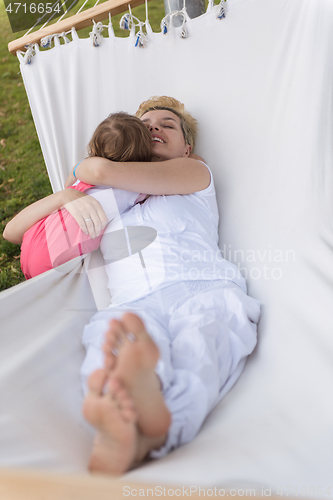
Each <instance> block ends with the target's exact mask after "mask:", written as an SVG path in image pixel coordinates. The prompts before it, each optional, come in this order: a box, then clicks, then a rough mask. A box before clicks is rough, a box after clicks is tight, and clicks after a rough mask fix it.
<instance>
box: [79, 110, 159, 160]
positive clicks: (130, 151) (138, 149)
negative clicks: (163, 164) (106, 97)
mask: <svg viewBox="0 0 333 500" xmlns="http://www.w3.org/2000/svg"><path fill="white" fill-rule="evenodd" d="M88 150H89V156H101V157H102V158H107V159H108V160H112V161H151V160H152V156H153V155H152V139H151V134H150V132H149V130H148V128H147V127H146V125H144V123H142V121H141V120H140V119H139V118H137V117H136V116H132V115H129V114H127V113H123V112H120V113H112V114H111V115H109V116H108V117H107V118H106V119H105V120H103V121H102V123H100V124H99V125H98V127H97V128H96V130H95V132H94V134H93V136H92V138H91V141H90V142H89V145H88Z"/></svg>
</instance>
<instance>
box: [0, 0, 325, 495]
mask: <svg viewBox="0 0 333 500" xmlns="http://www.w3.org/2000/svg"><path fill="white" fill-rule="evenodd" d="M222 5H223V4H222ZM225 8H226V12H225V18H223V16H222V15H221V5H219V6H213V5H211V4H210V5H209V8H208V11H207V13H206V14H204V15H203V16H201V17H199V18H196V19H193V20H188V19H186V18H185V22H184V25H183V26H181V27H179V28H172V26H171V25H170V24H169V25H168V24H166V26H165V27H164V28H165V29H166V31H167V33H166V34H163V32H161V33H152V32H151V30H150V29H149V26H148V25H146V26H144V25H140V26H139V29H137V30H136V32H134V29H133V30H132V34H131V36H129V37H128V38H127V39H118V38H116V37H114V35H113V33H112V30H111V28H110V26H109V28H105V29H104V30H102V27H101V25H98V24H95V26H94V27H93V34H92V36H91V37H90V38H89V39H80V38H79V37H78V36H77V35H76V32H75V31H74V30H73V32H72V35H66V36H67V37H68V43H65V44H60V43H58V38H59V37H57V36H56V37H51V38H52V39H51V38H49V39H48V42H50V44H51V48H50V49H49V50H47V51H40V50H39V49H38V47H37V46H36V47H32V48H30V49H29V51H28V55H22V54H20V55H19V58H20V60H21V72H22V76H23V79H24V82H25V85H26V88H27V93H28V96H29V101H30V104H31V108H32V112H33V116H34V120H35V123H36V128H37V131H38V135H39V138H40V142H41V145H42V150H43V154H44V157H45V162H46V166H47V169H48V172H49V175H50V179H51V183H52V186H53V189H54V190H59V189H61V188H62V186H63V182H64V180H65V178H66V176H67V173H68V172H69V170H70V169H71V168H72V166H73V165H74V164H75V163H76V162H77V161H78V160H79V159H81V158H82V157H84V155H85V145H86V144H87V143H88V140H89V138H90V136H91V133H92V131H93V130H94V128H95V126H96V125H97V124H98V123H99V122H100V121H101V120H102V119H103V118H104V117H105V116H106V115H107V114H108V113H110V112H113V111H118V110H124V111H128V112H130V113H133V112H135V110H136V109H137V107H138V105H139V103H140V102H141V101H143V100H145V99H146V98H148V97H149V96H151V95H171V96H174V97H176V98H177V99H179V100H181V101H182V102H184V103H185V105H186V107H187V108H188V109H189V110H190V112H191V113H192V114H193V116H195V117H196V118H197V119H198V121H199V124H200V130H199V137H198V141H197V147H196V152H197V154H199V155H200V156H202V157H204V158H205V160H206V162H207V163H208V165H209V166H210V167H211V169H212V171H213V173H214V179H215V183H216V189H217V194H218V204H219V209H220V216H221V217H220V219H221V220H220V247H221V249H222V251H223V253H224V256H225V258H227V259H229V260H231V261H233V262H234V263H236V264H238V265H239V267H240V268H241V269H242V273H243V274H244V276H245V277H246V278H247V281H248V288H249V294H250V295H252V296H254V297H255V298H257V299H259V300H260V301H261V302H262V304H263V314H262V319H261V322H260V326H259V344H258V347H257V349H256V351H255V353H254V354H253V355H252V357H251V358H250V359H249V361H248V363H247V365H246V367H245V370H244V373H243V375H242V377H241V378H240V380H239V381H238V383H237V384H236V386H235V387H234V388H233V390H232V391H231V392H230V393H229V394H228V395H227V397H226V398H225V399H224V400H223V401H222V402H221V403H220V405H219V406H218V407H217V408H216V409H215V410H214V411H213V413H212V414H211V415H210V416H209V418H208V419H207V420H206V422H205V424H204V426H203V429H202V430H201V432H200V434H199V435H198V437H197V438H196V439H195V440H194V441H193V442H192V443H190V444H188V445H186V446H184V447H182V448H180V449H177V450H175V451H174V452H172V453H171V454H170V455H168V456H167V457H165V458H164V459H162V460H160V461H156V462H152V463H149V464H147V465H145V466H143V467H140V468H139V469H137V470H135V471H132V472H130V473H128V474H127V477H128V479H131V480H132V479H133V480H136V481H140V482H142V481H146V482H153V483H155V484H165V483H172V484H179V485H195V484H200V485H201V486H205V485H206V486H211V487H213V486H214V487H215V486H216V487H219V486H220V487H230V488H249V487H252V488H254V489H255V491H256V493H257V495H261V494H262V488H264V489H267V488H268V489H270V491H271V492H272V493H274V492H282V493H283V495H286V494H288V493H289V495H291V496H292V495H294V496H296V495H298V496H299V495H304V496H316V495H318V496H320V495H322V496H324V498H326V497H328V496H329V488H330V487H331V490H330V494H332V492H333V490H332V485H330V481H331V464H332V462H333V448H332V442H333V426H332V421H333V405H332V398H331V391H332V381H333V363H332V359H333V335H332V333H333V327H332V325H333V307H332V298H333V291H332V290H333V253H332V248H333V233H332V175H333V169H332V166H333V154H332V153H333V151H332V144H333V141H332V138H333V134H332V132H333V131H332V124H333V120H332V114H333V107H332V102H333V99H332V89H333V81H332V80H333V78H332V77H333V71H332V55H333V4H332V2H331V0H316V1H313V0H293V1H290V0H270V1H267V0H246V1H245V0H229V1H228V2H227V4H226V5H225ZM219 17H221V19H220V18H219ZM126 19H127V22H131V18H130V15H129V17H127V18H126ZM124 22H125V21H124ZM107 31H108V33H107ZM139 32H140V33H141V34H140V36H138V33H139ZM71 36H72V41H71V40H70V38H71ZM53 45H54V46H53ZM97 45H98V46H97ZM140 45H141V46H140ZM26 62H30V64H26ZM91 258H95V257H94V256H89V257H88V258H87V259H85V261H84V265H83V264H82V262H81V260H80V258H78V259H76V260H75V261H71V262H69V263H67V264H65V265H64V266H61V267H60V268H58V269H57V270H52V271H49V272H47V273H45V274H44V275H41V276H40V277H38V278H35V279H33V280H30V281H29V282H26V283H23V284H20V285H18V286H15V287H13V288H12V289H10V290H7V291H5V292H3V293H1V295H0V310H1V324H2V332H1V338H0V342H1V349H0V381H1V387H2V389H1V406H2V408H1V413H0V421H1V426H0V429H1V431H0V465H1V466H5V467H8V466H12V467H34V468H44V469H48V470H56V471H66V472H69V471H81V472H82V471H85V470H86V467H87V462H88V459H89V453H90V448H91V443H92V439H93V432H92V429H90V427H89V426H88V425H87V424H86V423H85V422H84V421H83V419H82V416H81V413H80V404H81V400H82V399H81V398H82V397H81V394H80V382H79V375H78V374H79V368H80V364H81V362H82V359H83V355H84V354H83V351H82V347H81V344H80V336H81V332H82V329H83V325H84V324H85V323H86V322H87V321H88V320H89V318H90V317H91V316H92V315H93V314H94V312H95V311H96V309H98V308H101V307H103V304H104V303H105V302H106V303H107V301H108V300H109V298H108V297H107V296H106V295H105V294H104V293H103V292H101V295H100V297H97V295H96V290H95V288H94V287H93V288H91V286H90V284H89V280H88V278H87V273H86V272H85V271H84V269H83V266H88V267H89V268H90V270H91V271H90V275H94V273H95V271H96V270H98V272H100V270H102V271H103V268H102V266H100V264H98V263H97V264H91V263H90V259H91ZM96 273H97V271H96ZM90 277H91V276H90ZM93 278H94V276H92V277H91V279H93ZM98 288H99V290H101V289H102V287H101V285H99V287H98ZM18 311H19V312H20V314H18ZM244 491H245V489H244ZM266 491H267V490H266ZM321 492H322V493H321Z"/></svg>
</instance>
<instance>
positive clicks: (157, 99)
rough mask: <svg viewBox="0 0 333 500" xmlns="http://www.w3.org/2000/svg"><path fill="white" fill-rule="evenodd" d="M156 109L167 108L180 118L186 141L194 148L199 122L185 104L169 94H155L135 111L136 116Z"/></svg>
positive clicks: (139, 116)
mask: <svg viewBox="0 0 333 500" xmlns="http://www.w3.org/2000/svg"><path fill="white" fill-rule="evenodd" d="M155 109H165V110H167V111H171V112H172V113H174V114H175V115H177V116H178V117H179V118H180V124H181V127H182V131H183V135H184V139H185V143H186V144H189V145H190V146H191V147H192V149H193V148H194V144H195V137H196V134H197V128H198V122H197V120H195V119H194V118H193V116H191V115H190V113H189V112H188V111H186V109H185V106H184V104H183V103H181V102H180V101H177V99H174V98H173V97H168V96H165V95H163V96H154V97H150V98H149V99H148V100H147V101H144V102H143V103H141V104H140V106H139V109H138V110H137V112H136V113H135V116H137V117H138V118H141V117H142V116H143V115H144V114H145V113H147V112H148V111H154V110H155Z"/></svg>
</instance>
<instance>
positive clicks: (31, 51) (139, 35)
mask: <svg viewBox="0 0 333 500" xmlns="http://www.w3.org/2000/svg"><path fill="white" fill-rule="evenodd" d="M98 1H99V0H97V2H96V3H98ZM226 2H227V0H221V1H220V3H219V4H218V5H215V4H214V0H209V1H208V6H207V12H209V11H212V10H215V11H216V18H217V19H224V18H225V17H226ZM169 4H170V1H169ZM145 5H146V20H145V21H144V22H143V21H140V20H139V19H138V18H137V17H135V16H134V15H133V14H132V11H131V6H130V5H128V9H129V12H127V13H126V14H124V15H123V16H122V17H121V19H120V22H119V25H120V28H121V29H123V30H128V31H130V32H131V34H133V35H134V36H135V47H141V48H143V47H146V45H147V43H148V41H149V37H148V35H149V34H150V33H152V32H153V31H152V29H151V26H150V24H149V17H148V0H145ZM169 7H170V5H169ZM177 16H180V17H182V19H183V22H182V25H181V29H180V34H181V38H187V37H188V30H187V23H188V21H189V20H190V17H189V15H188V13H187V10H186V0H184V5H183V8H182V9H181V10H174V11H169V13H168V14H167V15H166V16H164V18H163V19H162V21H161V25H160V26H161V32H162V33H163V35H166V34H167V33H168V32H169V31H170V27H171V26H172V20H173V18H174V17H177ZM104 28H108V34H109V37H112V36H115V35H114V31H113V26H112V20H111V13H109V24H108V25H107V26H105V25H103V24H102V23H101V22H98V23H96V22H95V21H93V28H92V31H91V32H90V33H89V36H90V39H91V41H92V44H93V46H94V47H99V46H100V44H101V43H102V40H103V34H102V32H103V29H104ZM137 28H138V30H137ZM68 34H71V35H72V40H74V39H75V40H77V39H79V36H78V34H77V32H76V30H75V28H72V29H71V30H70V31H67V32H62V33H55V34H52V35H47V36H46V37H44V38H42V39H41V41H40V45H41V47H42V48H44V49H46V48H51V45H52V42H53V44H54V46H59V45H60V38H62V39H63V41H64V42H65V43H70V40H69V39H68V37H67V35H68ZM25 48H26V52H22V51H18V52H17V56H18V58H19V59H20V61H21V62H22V61H23V63H24V64H31V62H32V59H33V57H34V56H35V54H36V50H39V47H38V44H28V45H26V46H25Z"/></svg>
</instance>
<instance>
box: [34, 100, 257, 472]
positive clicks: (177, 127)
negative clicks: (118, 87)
mask: <svg viewBox="0 0 333 500" xmlns="http://www.w3.org/2000/svg"><path fill="white" fill-rule="evenodd" d="M137 116H139V117H140V118H141V120H142V121H143V122H144V123H145V124H146V125H147V127H148V129H149V130H150V132H151V134H152V140H153V153H154V155H155V156H156V157H157V158H158V160H159V161H158V162H157V163H146V162H143V163H136V162H134V163H122V164H121V165H120V164H118V163H116V162H115V163H112V162H109V161H108V160H105V159H102V158H89V159H87V160H84V161H83V162H82V163H80V165H79V166H78V168H77V172H76V175H77V177H78V178H80V180H82V181H84V182H87V183H91V184H96V185H110V186H112V187H115V188H118V189H127V190H129V191H136V192H143V193H148V194H149V195H150V197H149V198H148V199H147V200H146V201H145V202H144V203H142V204H137V205H135V206H134V207H133V208H132V209H131V210H129V211H128V212H127V213H126V214H125V215H124V216H123V217H122V223H123V225H124V227H146V226H148V227H151V228H154V229H155V230H156V233H157V235H158V239H159V245H160V249H161V254H158V252H155V251H154V253H153V255H150V258H151V260H150V261H149V265H150V264H151V265H152V267H153V271H154V272H153V275H154V276H155V275H158V276H159V277H160V276H163V279H159V280H157V282H156V283H155V284H154V286H150V287H149V286H146V287H141V288H140V286H138V283H140V282H141V281H140V273H139V271H140V272H142V269H141V268H140V266H139V264H138V263H139V260H140V259H139V257H138V256H137V255H130V256H128V257H126V258H125V259H123V260H122V261H120V262H119V263H118V265H119V266H120V269H121V272H119V268H118V270H117V269H116V270H115V269H114V268H108V267H107V266H106V270H107V272H108V273H109V283H111V286H115V285H114V284H115V283H116V286H115V292H116V293H117V287H118V288H120V289H121V293H120V296H119V295H118V296H117V295H116V294H114V295H113V300H112V304H111V306H110V307H109V308H108V309H106V310H104V311H100V312H98V313H97V314H95V316H94V317H93V318H92V319H91V321H90V323H89V324H88V325H87V326H86V328H85V330H84V334H83V342H84V344H85V346H86V348H87V357H86V360H85V363H84V366H83V370H82V372H83V375H84V376H85V377H86V378H88V390H87V395H86V398H85V403H84V415H85V417H86V419H87V420H88V421H89V422H90V423H91V424H92V425H93V426H94V427H95V428H96V430H97V435H96V439H95V444H94V448H93V452H92V456H91V462H90V468H91V470H96V471H99V472H106V473H111V474H121V473H123V472H125V471H126V470H128V469H130V468H131V467H133V466H135V465H136V464H138V463H140V462H141V461H142V460H144V459H145V458H146V457H155V458H157V457H161V456H163V455H165V454H166V453H168V452H169V451H170V450H171V449H173V448H175V447H177V446H180V445H182V444H184V443H186V442H188V441H190V440H191V439H193V438H194V436H195V435H196V434H197V432H198V431H199V429H200V427H201V425H202V423H203V421H204V419H205V418H206V416H207V415H208V414H209V412H210V411H211V410H212V409H213V408H214V407H215V406H216V404H217V403H218V402H219V401H220V400H221V398H222V397H223V396H224V395H225V394H226V392H227V391H228V390H230V388H231V387H232V385H233V384H234V383H235V382H236V380H237V379H238V377H239V375H240V373H241V371H242V369H243V367H244V364H245V359H246V357H247V356H248V355H249V354H250V353H251V352H252V351H253V349H254V347H255V344H256V324H257V322H258V319H259V313H260V308H259V305H258V303H257V302H256V301H255V300H253V299H251V298H249V297H248V296H247V295H246V291H245V282H244V279H243V278H242V277H241V275H240V274H239V272H238V269H237V268H236V267H235V266H233V265H232V264H231V263H229V262H227V261H225V260H224V259H223V258H222V257H221V253H220V251H219V249H218V246H217V241H218V235H217V227H218V212H217V204H216V198H215V190H214V183H213V179H212V175H211V172H210V170H209V168H208V167H207V166H206V165H205V164H204V163H203V162H202V161H199V160H197V159H196V158H193V157H191V151H192V148H193V146H194V137H195V121H194V120H193V118H192V117H191V116H190V115H189V114H188V113H187V112H186V111H185V110H184V106H183V105H182V104H181V103H179V102H178V101H176V100H175V99H172V98H167V97H158V98H152V99H150V100H148V101H146V102H145V103H143V104H142V105H141V106H140V108H139V110H138V113H137ZM57 194H58V193H57ZM54 196H55V195H54ZM61 196H62V195H58V199H57V202H58V203H59V202H60V201H61V200H62V199H63V198H61ZM64 199H65V200H68V195H64ZM73 199H75V198H74V197H73ZM56 208H58V207H56ZM41 211H42V210H41ZM98 211H99V208H98V207H97V208H96V207H95V205H90V201H89V200H88V201H87V200H86V199H83V208H81V207H80V210H78V213H80V214H81V215H77V220H80V223H81V224H82V227H85V226H86V228H87V230H88V231H89V232H90V233H93V234H96V233H98V232H99V228H100V227H101V225H102V224H103V215H101V213H100V212H98ZM103 238H104V237H103ZM105 241H106V245H107V240H105ZM102 245H103V243H102ZM142 253H143V252H142ZM147 253H149V252H148V249H147ZM161 255H162V258H161ZM155 257H156V258H155ZM141 264H142V262H141ZM141 267H142V266H141ZM117 280H118V281H117ZM123 282H125V286H123V285H122V283H123ZM131 284H132V285H133V287H132V286H131ZM132 288H134V289H135V293H134V295H133V294H132V295H128V296H127V297H126V293H127V291H128V290H132ZM103 346H104V347H103ZM103 349H104V357H103V355H102V350H103Z"/></svg>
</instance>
